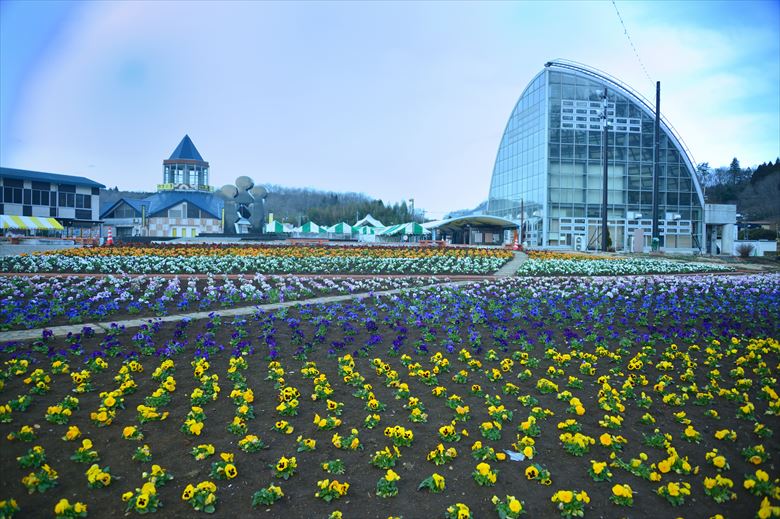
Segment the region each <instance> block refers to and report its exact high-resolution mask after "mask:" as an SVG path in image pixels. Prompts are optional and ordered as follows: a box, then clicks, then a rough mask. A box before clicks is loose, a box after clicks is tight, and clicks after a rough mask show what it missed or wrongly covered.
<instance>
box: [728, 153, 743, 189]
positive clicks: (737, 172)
mask: <svg viewBox="0 0 780 519" xmlns="http://www.w3.org/2000/svg"><path fill="white" fill-rule="evenodd" d="M741 180H742V168H741V167H740V165H739V160H737V157H734V158H733V159H732V161H731V164H730V165H729V177H728V182H729V183H730V184H739V182H740V181H741Z"/></svg>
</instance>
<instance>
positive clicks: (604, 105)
mask: <svg viewBox="0 0 780 519" xmlns="http://www.w3.org/2000/svg"><path fill="white" fill-rule="evenodd" d="M608 106H609V104H608V102H607V87H604V100H603V103H602V105H601V107H602V109H601V124H602V127H603V128H604V135H603V137H602V139H601V141H602V142H601V153H602V155H603V163H604V181H603V184H602V196H601V251H602V252H606V251H607V235H608V234H609V228H608V227H607V198H608V196H607V189H608V187H609V180H608V169H609V157H608V156H607V151H608V147H607V144H608V141H609V119H608V117H609V115H608V113H607V112H608V111H607V107H608Z"/></svg>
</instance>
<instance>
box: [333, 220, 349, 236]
mask: <svg viewBox="0 0 780 519" xmlns="http://www.w3.org/2000/svg"><path fill="white" fill-rule="evenodd" d="M328 232H332V233H333V234H352V226H351V225H349V224H348V223H346V222H341V223H337V224H336V225H334V226H333V227H328Z"/></svg>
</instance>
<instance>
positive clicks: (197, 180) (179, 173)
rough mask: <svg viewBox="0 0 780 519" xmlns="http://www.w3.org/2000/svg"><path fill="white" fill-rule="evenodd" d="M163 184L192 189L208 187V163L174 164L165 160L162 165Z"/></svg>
mask: <svg viewBox="0 0 780 519" xmlns="http://www.w3.org/2000/svg"><path fill="white" fill-rule="evenodd" d="M163 182H164V183H166V184H175V185H180V184H186V185H188V186H192V188H193V189H199V188H200V186H208V185H209V166H208V163H206V162H202V163H175V162H173V161H167V160H166V161H165V163H164V164H163Z"/></svg>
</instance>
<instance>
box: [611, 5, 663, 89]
mask: <svg viewBox="0 0 780 519" xmlns="http://www.w3.org/2000/svg"><path fill="white" fill-rule="evenodd" d="M612 5H613V6H614V7H615V12H616V13H617V16H618V19H619V20H620V25H622V26H623V34H625V35H626V38H628V43H629V44H630V45H631V48H632V49H633V50H634V56H636V59H637V61H639V66H641V67H642V71H643V72H644V73H645V76H647V79H649V80H650V82H651V83H653V78H651V77H650V74H649V73H648V72H647V68H645V64H644V62H643V61H642V58H640V57H639V51H638V50H636V45H634V40H632V39H631V35H630V34H628V29H626V24H625V22H624V21H623V17H622V16H620V10H619V9H618V6H617V4H616V3H615V0H612Z"/></svg>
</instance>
